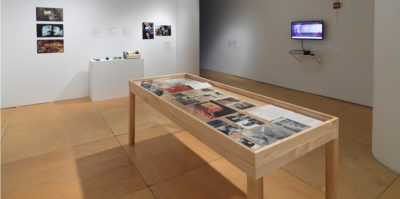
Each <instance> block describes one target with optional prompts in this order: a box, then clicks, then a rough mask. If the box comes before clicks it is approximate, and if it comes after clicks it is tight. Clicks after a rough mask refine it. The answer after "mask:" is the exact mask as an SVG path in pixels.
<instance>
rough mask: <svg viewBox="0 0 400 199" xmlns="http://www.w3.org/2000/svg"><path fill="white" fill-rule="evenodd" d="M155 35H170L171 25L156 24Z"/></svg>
mask: <svg viewBox="0 0 400 199" xmlns="http://www.w3.org/2000/svg"><path fill="white" fill-rule="evenodd" d="M156 35H157V36H171V26H165V25H158V26H156Z"/></svg>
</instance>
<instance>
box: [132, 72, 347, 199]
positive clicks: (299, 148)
mask: <svg viewBox="0 0 400 199" xmlns="http://www.w3.org/2000/svg"><path fill="white" fill-rule="evenodd" d="M160 78H170V79H173V78H188V79H192V80H197V81H202V82H208V83H209V84H211V85H212V86H214V87H216V88H219V89H221V90H223V91H227V92H232V93H235V94H238V95H240V96H244V97H247V98H251V99H255V100H257V101H261V102H264V103H266V104H272V105H275V106H278V107H281V108H284V109H288V110H291V111H294V112H296V113H300V114H303V115H306V116H309V117H312V118H315V119H318V120H321V121H323V123H322V124H320V125H317V126H314V127H312V128H309V129H307V130H305V131H302V132H300V133H297V134H295V135H292V136H290V137H288V138H285V139H283V140H281V141H279V142H275V143H273V144H271V145H268V146H264V147H262V148H260V149H257V150H251V149H249V148H247V147H246V146H244V145H242V144H240V143H237V142H235V141H234V140H232V139H230V138H229V137H228V136H227V135H225V134H222V133H220V132H219V131H218V130H217V129H215V128H213V127H211V126H210V125H208V124H207V123H205V122H204V121H202V120H199V119H198V118H197V117H194V116H193V114H190V113H188V112H186V111H185V110H183V109H182V108H181V107H179V106H177V105H176V104H174V103H171V102H170V101H168V100H166V99H164V98H162V97H159V96H157V95H155V94H153V93H152V92H150V91H148V90H146V89H145V88H143V87H141V86H140V85H139V84H138V82H141V81H144V80H157V79H160ZM129 88H130V89H129V90H130V92H129V93H130V114H129V115H130V120H129V143H130V145H134V144H135V96H138V97H140V98H141V99H143V100H144V101H145V102H147V103H148V104H149V105H151V106H153V107H154V108H155V109H156V110H158V111H159V112H161V113H162V114H164V115H166V116H167V117H168V118H169V119H170V120H172V121H174V122H176V123H177V124H179V126H180V127H181V128H182V129H184V130H186V131H187V132H189V133H190V134H192V135H193V136H195V137H196V138H197V139H199V140H200V141H202V142H203V143H204V144H206V145H207V146H209V147H210V148H212V149H213V150H215V151H216V152H218V153H219V154H220V155H221V156H223V157H224V158H225V159H227V160H228V161H230V162H231V163H232V164H234V165H235V166H237V167H238V168H240V169H241V170H242V171H244V172H245V173H246V174H247V176H248V177H247V198H248V199H261V198H263V176H265V175H266V174H268V173H269V172H271V171H273V170H275V169H277V168H280V167H282V166H284V165H285V164H287V163H289V162H291V161H293V160H295V159H297V158H299V157H301V156H303V155H304V154H306V153H308V152H310V151H312V150H314V149H316V148H318V147H320V146H322V145H325V147H326V177H325V179H326V192H325V194H326V199H337V198H338V159H339V149H338V147H339V145H338V134H339V133H338V132H339V119H338V118H337V117H334V116H330V115H327V114H324V113H320V112H317V111H314V110H310V109H307V108H304V107H300V106H297V105H293V104H290V103H286V102H283V101H280V100H276V99H273V98H270V97H266V96H263V95H259V94H255V93H252V92H248V91H245V90H242V89H239V88H235V87H232V86H228V85H225V84H222V83H218V82H215V81H211V80H208V79H204V78H201V77H198V76H195V75H192V74H186V73H183V74H176V75H169V76H159V77H153V78H144V79H136V80H131V81H130V82H129ZM182 121H184V122H182Z"/></svg>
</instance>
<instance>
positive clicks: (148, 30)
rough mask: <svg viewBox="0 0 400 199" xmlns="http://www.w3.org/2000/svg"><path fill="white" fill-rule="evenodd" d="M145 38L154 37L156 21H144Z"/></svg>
mask: <svg viewBox="0 0 400 199" xmlns="http://www.w3.org/2000/svg"><path fill="white" fill-rule="evenodd" d="M142 29H143V39H154V23H152V22H143V24H142Z"/></svg>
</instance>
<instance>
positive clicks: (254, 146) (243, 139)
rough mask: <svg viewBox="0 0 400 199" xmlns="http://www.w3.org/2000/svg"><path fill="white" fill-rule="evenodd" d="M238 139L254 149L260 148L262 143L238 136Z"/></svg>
mask: <svg viewBox="0 0 400 199" xmlns="http://www.w3.org/2000/svg"><path fill="white" fill-rule="evenodd" d="M236 141H238V142H240V143H242V144H243V145H245V146H247V147H249V148H250V149H252V150H256V149H259V148H260V145H258V144H255V143H254V142H252V141H250V140H248V139H246V138H238V139H236Z"/></svg>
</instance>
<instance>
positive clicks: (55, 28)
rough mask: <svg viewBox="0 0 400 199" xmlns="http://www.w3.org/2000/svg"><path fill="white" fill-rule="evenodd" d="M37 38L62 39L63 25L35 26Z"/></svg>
mask: <svg viewBox="0 0 400 199" xmlns="http://www.w3.org/2000/svg"><path fill="white" fill-rule="evenodd" d="M36 32H37V37H64V25H63V24H36Z"/></svg>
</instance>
